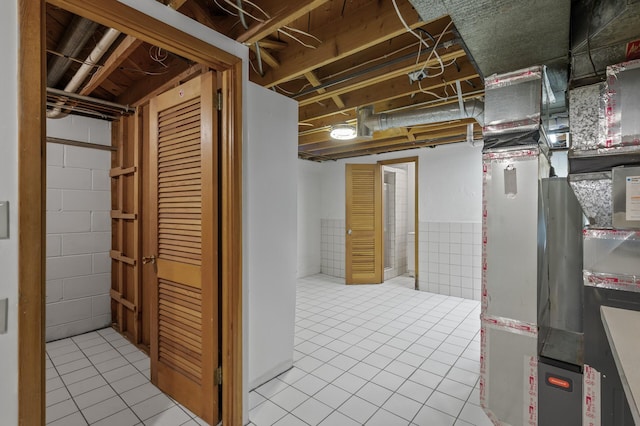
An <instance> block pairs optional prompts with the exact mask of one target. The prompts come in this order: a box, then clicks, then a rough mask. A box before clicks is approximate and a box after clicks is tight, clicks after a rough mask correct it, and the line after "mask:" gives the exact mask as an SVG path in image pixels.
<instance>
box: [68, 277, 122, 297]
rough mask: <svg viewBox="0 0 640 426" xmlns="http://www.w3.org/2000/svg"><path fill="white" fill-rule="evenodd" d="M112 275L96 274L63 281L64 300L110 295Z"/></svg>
mask: <svg viewBox="0 0 640 426" xmlns="http://www.w3.org/2000/svg"><path fill="white" fill-rule="evenodd" d="M110 289H111V274H94V275H87V276H82V277H74V278H67V279H64V280H62V294H63V297H64V300H72V299H80V298H83V297H89V296H98V295H104V294H109V290H110Z"/></svg>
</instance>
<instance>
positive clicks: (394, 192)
mask: <svg viewBox="0 0 640 426" xmlns="http://www.w3.org/2000/svg"><path fill="white" fill-rule="evenodd" d="M378 164H380V165H381V167H382V175H383V184H382V187H383V196H382V203H383V208H382V216H383V247H384V280H385V281H387V280H390V279H392V278H395V277H398V276H403V275H404V276H409V277H411V278H413V279H414V288H415V289H416V290H419V286H418V267H417V265H418V239H417V238H416V235H418V174H417V169H418V158H417V157H411V158H399V159H397V160H387V161H381V162H379V163H378Z"/></svg>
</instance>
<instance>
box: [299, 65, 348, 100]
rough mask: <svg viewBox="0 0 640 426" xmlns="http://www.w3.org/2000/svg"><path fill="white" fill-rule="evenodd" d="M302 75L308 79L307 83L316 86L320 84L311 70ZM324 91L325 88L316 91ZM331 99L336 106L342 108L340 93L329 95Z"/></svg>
mask: <svg viewBox="0 0 640 426" xmlns="http://www.w3.org/2000/svg"><path fill="white" fill-rule="evenodd" d="M304 76H305V77H306V79H307V80H308V81H309V83H311V85H312V86H313V87H317V86H320V85H321V84H322V83H321V82H320V80H318V77H316V75H315V73H314V72H313V71H309V72H306V73H304ZM326 91H327V90H326V89H318V93H320V94H322V93H325V92H326ZM331 99H332V100H333V103H335V104H336V106H337V107H338V108H344V102H343V101H342V98H340V95H333V96H331Z"/></svg>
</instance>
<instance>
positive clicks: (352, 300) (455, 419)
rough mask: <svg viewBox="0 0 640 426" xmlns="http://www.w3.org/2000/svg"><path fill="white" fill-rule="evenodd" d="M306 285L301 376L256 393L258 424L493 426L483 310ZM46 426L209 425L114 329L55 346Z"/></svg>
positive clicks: (418, 295) (402, 293) (423, 297)
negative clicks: (482, 374)
mask: <svg viewBox="0 0 640 426" xmlns="http://www.w3.org/2000/svg"><path fill="white" fill-rule="evenodd" d="M412 287H413V278H409V277H397V278H394V279H392V280H389V281H387V282H386V283H384V284H381V285H355V286H346V285H344V284H343V280H341V279H336V278H333V277H329V276H326V275H314V276H311V277H306V278H301V279H298V283H297V298H296V324H295V352H294V367H293V368H292V369H290V370H289V371H287V372H285V373H283V374H281V375H280V376H278V377H277V378H275V379H273V380H271V381H269V382H267V383H265V384H264V385H262V386H260V387H258V388H257V389H255V390H253V391H251V392H250V394H249V418H250V420H251V423H250V425H255V426H271V425H300V426H305V425H323V426H326V425H334V426H351V425H364V424H366V425H384V426H396V425H397V426H402V425H416V426H440V425H443V426H444V425H448V426H452V425H456V426H468V425H478V426H484V425H491V422H490V421H489V419H488V418H487V416H486V415H485V414H484V412H483V411H482V409H481V408H480V406H479V404H480V403H479V391H478V377H479V361H478V360H479V357H480V343H479V339H480V336H479V334H480V333H479V330H480V319H479V315H480V303H479V302H477V301H473V300H467V299H461V298H458V297H452V296H443V295H437V294H433V293H427V292H417V291H415V290H413V289H412ZM46 365H47V425H64V426H75V425H87V424H91V425H93V424H104V425H118V426H127V425H131V426H133V425H157V426H178V425H198V424H204V423H203V422H202V421H201V420H200V419H198V418H197V417H196V416H194V415H193V414H192V413H190V412H189V411H188V410H187V409H185V408H184V407H182V406H181V405H180V404H177V403H175V402H174V401H173V400H171V399H170V398H168V397H167V396H165V395H164V394H162V393H161V392H160V390H158V389H157V388H155V386H153V385H151V384H150V383H149V381H148V377H149V359H148V357H147V356H146V355H145V354H144V353H142V352H141V351H139V350H138V349H137V348H136V347H135V346H133V345H131V344H130V343H129V342H127V341H126V340H125V339H124V338H123V337H121V336H120V335H119V334H118V333H116V332H115V331H113V330H112V329H110V328H107V329H103V330H99V331H97V332H92V333H87V334H83V335H80V336H75V337H72V338H68V339H63V340H59V341H56V342H51V343H48V344H47V359H46Z"/></svg>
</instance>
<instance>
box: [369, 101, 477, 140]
mask: <svg viewBox="0 0 640 426" xmlns="http://www.w3.org/2000/svg"><path fill="white" fill-rule="evenodd" d="M365 111H366V110H365ZM369 111H370V110H369ZM358 117H359V120H361V121H362V122H361V123H359V127H361V125H364V126H366V127H367V128H368V130H369V131H371V132H375V131H378V130H386V129H392V128H396V127H411V126H418V125H420V124H432V123H440V122H444V121H451V120H460V119H463V118H475V119H476V121H478V123H480V125H482V124H483V123H484V103H483V102H482V101H479V100H477V99H471V100H468V101H465V102H464V104H463V108H462V109H460V106H459V105H458V104H447V105H442V106H439V107H434V108H424V109H417V110H410V111H403V112H397V113H392V114H386V113H380V114H371V113H370V112H368V113H366V112H364V113H359V114H358Z"/></svg>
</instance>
